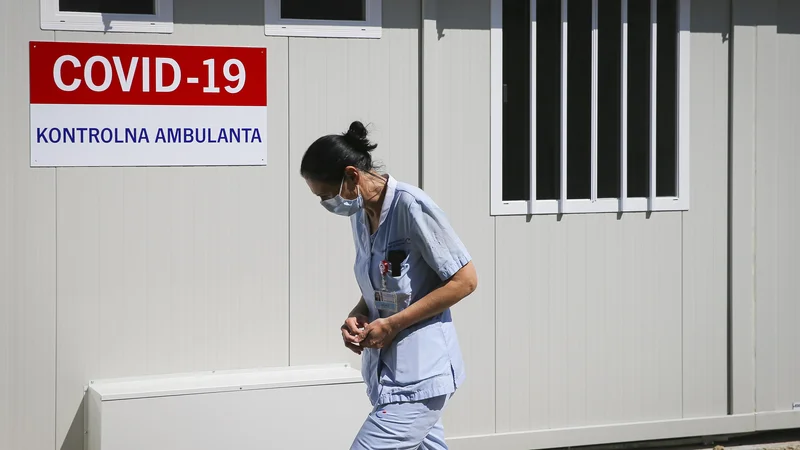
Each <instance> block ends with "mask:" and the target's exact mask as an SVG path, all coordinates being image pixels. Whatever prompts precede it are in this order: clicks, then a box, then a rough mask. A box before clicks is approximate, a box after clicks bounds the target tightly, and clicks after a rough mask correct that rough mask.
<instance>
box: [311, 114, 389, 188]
mask: <svg viewBox="0 0 800 450" xmlns="http://www.w3.org/2000/svg"><path fill="white" fill-rule="evenodd" d="M377 146H378V145H377V144H373V143H371V142H370V141H369V139H367V128H366V127H365V126H364V124H363V123H361V122H359V121H355V122H353V123H351V124H350V129H348V130H347V132H346V133H342V134H329V135H327V136H322V137H321V138H319V139H317V140H316V141H314V143H313V144H311V145H310V146H309V147H308V150H306V154H305V155H303V161H302V162H301V163H300V175H302V176H303V178H308V179H312V180H315V181H321V182H323V183H331V184H339V182H340V181H342V176H343V175H344V169H345V167H347V166H353V167H355V168H356V169H358V170H360V171H362V172H369V171H370V170H373V169H374V168H375V166H374V165H373V163H372V155H370V152H371V151H372V150H374V149H375V147H377Z"/></svg>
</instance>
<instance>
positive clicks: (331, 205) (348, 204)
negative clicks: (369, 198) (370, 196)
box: [320, 178, 364, 216]
mask: <svg viewBox="0 0 800 450" xmlns="http://www.w3.org/2000/svg"><path fill="white" fill-rule="evenodd" d="M343 186H344V178H342V184H341V185H339V194H338V195H337V196H336V197H333V198H329V199H327V200H323V201H322V202H320V203H322V206H324V207H325V209H327V210H328V211H330V212H332V213H334V214H338V215H340V216H352V215H353V214H355V213H357V212H358V210H359V209H361V207H362V206H363V205H364V202H363V200H362V198H361V190H360V189H359V188H358V185H356V192H357V193H358V195H356V198H354V199H352V200H348V199H346V198H343V197H342V187H343Z"/></svg>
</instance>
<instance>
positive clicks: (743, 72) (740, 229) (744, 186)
mask: <svg viewBox="0 0 800 450" xmlns="http://www.w3.org/2000/svg"><path fill="white" fill-rule="evenodd" d="M732 6H733V11H731V14H732V19H733V20H732V22H733V24H734V30H733V33H734V36H735V43H734V45H733V54H732V58H733V61H731V62H732V65H731V67H732V69H731V70H732V71H733V73H732V83H733V85H732V90H731V92H732V99H731V104H730V107H731V109H732V110H731V120H732V124H731V131H732V132H731V162H730V163H731V177H732V178H733V180H734V181H735V182H734V183H732V184H731V193H730V195H731V203H730V204H731V211H730V213H731V228H730V232H731V249H730V252H731V254H730V258H731V273H730V277H731V325H730V326H731V371H732V372H731V394H732V404H731V406H732V408H731V410H732V412H733V413H734V414H747V413H752V412H754V411H755V388H756V384H755V372H756V368H755V345H756V342H755V338H756V336H755V320H754V317H755V316H754V314H755V279H754V270H755V267H754V259H755V257H754V252H755V206H756V205H755V148H756V145H755V141H756V139H755V137H756V108H755V105H756V98H755V95H754V93H755V86H756V27H753V26H750V24H751V23H752V20H753V19H754V16H755V14H756V11H757V10H758V9H760V8H759V4H758V3H754V2H752V1H751V0H734V1H733V2H732Z"/></svg>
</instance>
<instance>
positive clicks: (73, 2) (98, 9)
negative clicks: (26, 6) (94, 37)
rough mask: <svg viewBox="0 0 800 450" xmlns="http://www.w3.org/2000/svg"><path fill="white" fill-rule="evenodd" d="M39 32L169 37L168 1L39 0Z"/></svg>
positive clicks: (170, 10)
mask: <svg viewBox="0 0 800 450" xmlns="http://www.w3.org/2000/svg"><path fill="white" fill-rule="evenodd" d="M41 20H42V29H43V30H64V31H103V32H115V31H116V32H140V33H172V28H173V26H172V0H41Z"/></svg>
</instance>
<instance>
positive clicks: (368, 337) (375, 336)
mask: <svg viewBox="0 0 800 450" xmlns="http://www.w3.org/2000/svg"><path fill="white" fill-rule="evenodd" d="M398 332H400V330H399V329H398V328H396V327H395V326H394V324H393V323H392V322H391V321H390V320H387V319H383V318H381V319H378V320H376V321H375V322H372V323H370V324H367V326H366V328H364V331H363V332H362V335H363V338H362V340H361V347H371V348H385V347H388V346H389V345H391V343H392V341H393V340H394V338H395V337H396V336H397V333H398Z"/></svg>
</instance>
